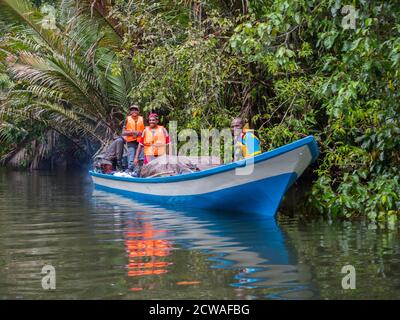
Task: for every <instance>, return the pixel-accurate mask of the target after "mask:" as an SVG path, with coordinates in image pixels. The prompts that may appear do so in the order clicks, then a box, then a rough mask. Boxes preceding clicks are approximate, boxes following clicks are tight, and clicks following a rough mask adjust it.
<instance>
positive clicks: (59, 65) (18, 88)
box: [0, 0, 134, 158]
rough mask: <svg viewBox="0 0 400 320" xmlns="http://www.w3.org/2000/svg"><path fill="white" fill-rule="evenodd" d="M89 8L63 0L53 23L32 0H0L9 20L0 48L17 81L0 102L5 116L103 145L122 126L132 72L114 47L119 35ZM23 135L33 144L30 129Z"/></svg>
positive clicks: (0, 114) (4, 118)
mask: <svg viewBox="0 0 400 320" xmlns="http://www.w3.org/2000/svg"><path fill="white" fill-rule="evenodd" d="M91 8H92V3H91V1H72V0H64V1H62V3H61V7H60V10H59V11H58V16H57V19H55V20H54V19H53V21H55V22H56V23H55V24H54V25H52V26H50V28H49V27H48V23H47V24H46V23H44V22H46V20H45V18H46V16H45V15H44V14H43V13H42V12H40V11H39V9H37V8H35V7H33V6H32V5H31V4H30V2H29V1H26V0H0V19H1V20H3V21H8V22H9V23H8V24H7V25H8V32H7V33H6V35H4V36H3V37H2V38H1V39H0V50H1V51H0V52H1V53H0V55H3V57H4V56H5V57H6V59H4V60H5V62H4V64H5V65H6V67H7V71H8V73H9V74H10V75H11V77H12V79H13V81H14V82H15V85H14V86H13V87H12V88H11V89H10V90H8V92H7V97H6V98H5V99H4V97H3V99H2V101H0V103H1V105H0V121H1V122H2V123H6V122H7V123H18V122H20V123H21V122H23V121H28V120H29V121H34V122H35V123H37V124H40V125H42V126H44V127H45V128H47V130H44V132H43V133H44V134H45V135H48V131H49V130H51V131H55V132H57V133H58V135H60V136H64V137H66V138H68V139H70V140H71V141H74V143H77V144H78V145H80V144H81V143H82V142H83V141H85V140H84V139H78V140H77V138H79V137H89V138H90V139H91V140H92V141H93V142H101V143H103V144H105V143H106V142H107V141H108V140H109V139H110V138H112V136H113V134H114V133H115V132H117V131H118V129H119V128H120V126H121V121H122V120H123V117H124V114H125V113H126V111H127V108H128V105H129V99H128V93H129V92H130V90H131V88H132V85H133V81H134V74H133V72H132V71H131V70H130V68H129V63H126V61H121V60H120V59H119V58H118V56H117V54H116V52H117V50H118V48H119V45H120V41H121V38H120V35H119V34H118V33H116V32H115V28H114V26H112V25H110V21H109V20H106V19H104V18H103V17H102V16H101V15H96V12H94V13H93V14H92V11H91ZM47 18H48V17H47ZM16 20H18V21H19V22H20V23H19V24H18V25H16V26H15V21H16ZM3 95H4V94H3ZM16 120H17V121H16ZM2 130H6V129H4V128H3V126H0V139H1V137H2V136H4V135H2V133H1V131H2ZM21 142H22V143H23V144H24V145H28V144H29V143H32V140H30V139H29V134H28V135H27V139H22V140H21ZM20 148H21V146H20V145H19V146H18V147H16V148H14V151H15V150H16V149H20ZM44 154H45V153H44ZM6 158H7V157H6Z"/></svg>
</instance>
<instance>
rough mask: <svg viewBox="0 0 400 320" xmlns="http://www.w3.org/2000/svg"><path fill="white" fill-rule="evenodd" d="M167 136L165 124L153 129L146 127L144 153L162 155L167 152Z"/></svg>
mask: <svg viewBox="0 0 400 320" xmlns="http://www.w3.org/2000/svg"><path fill="white" fill-rule="evenodd" d="M153 131H154V134H153ZM166 143H167V137H166V136H165V131H164V127H163V126H157V128H154V129H151V128H150V127H146V128H145V129H144V133H143V145H144V154H145V155H146V156H156V157H157V156H162V155H164V154H165V152H166V149H165V146H166Z"/></svg>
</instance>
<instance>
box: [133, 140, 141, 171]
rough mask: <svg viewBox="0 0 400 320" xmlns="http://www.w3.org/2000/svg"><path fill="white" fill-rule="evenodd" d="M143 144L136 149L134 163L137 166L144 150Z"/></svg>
mask: <svg viewBox="0 0 400 320" xmlns="http://www.w3.org/2000/svg"><path fill="white" fill-rule="evenodd" d="M142 148H143V146H142V145H141V144H139V145H138V148H137V150H136V155H135V159H134V161H133V163H134V165H135V166H136V165H137V164H138V163H139V156H140V152H141V151H142Z"/></svg>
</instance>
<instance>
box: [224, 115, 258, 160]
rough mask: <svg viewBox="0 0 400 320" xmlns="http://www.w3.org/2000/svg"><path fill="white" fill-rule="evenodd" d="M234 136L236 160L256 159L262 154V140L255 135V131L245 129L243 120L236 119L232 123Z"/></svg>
mask: <svg viewBox="0 0 400 320" xmlns="http://www.w3.org/2000/svg"><path fill="white" fill-rule="evenodd" d="M231 129H232V132H233V134H234V150H235V153H234V159H235V161H236V160H240V159H243V158H250V157H254V156H256V155H258V154H260V153H261V146H260V140H259V139H258V138H257V137H256V136H255V135H254V130H251V129H244V121H243V119H242V118H235V119H233V120H232V122H231Z"/></svg>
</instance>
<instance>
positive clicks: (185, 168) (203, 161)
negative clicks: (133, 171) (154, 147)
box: [140, 155, 221, 178]
mask: <svg viewBox="0 0 400 320" xmlns="http://www.w3.org/2000/svg"><path fill="white" fill-rule="evenodd" d="M220 164H221V161H220V159H219V157H215V156H200V157H193V156H191V157H185V156H172V155H165V156H161V157H158V158H156V159H154V160H152V161H151V162H149V163H148V164H146V165H144V166H143V167H142V170H141V171H140V176H141V177H143V178H149V177H165V176H173V175H177V174H185V173H191V172H195V171H200V170H205V169H209V168H213V167H216V166H218V165H220Z"/></svg>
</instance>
